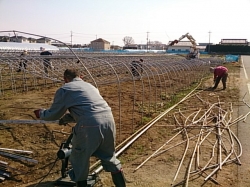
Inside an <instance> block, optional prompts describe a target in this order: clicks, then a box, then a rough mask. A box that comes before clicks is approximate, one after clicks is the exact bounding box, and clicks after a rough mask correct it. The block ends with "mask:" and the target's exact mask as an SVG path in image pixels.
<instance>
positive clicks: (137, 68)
mask: <svg viewBox="0 0 250 187" xmlns="http://www.w3.org/2000/svg"><path fill="white" fill-rule="evenodd" d="M142 62H143V59H140V60H139V61H135V60H134V61H132V63H131V71H132V74H133V76H134V77H139V78H141V75H142V73H143V68H142Z"/></svg>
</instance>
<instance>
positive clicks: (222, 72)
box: [210, 66, 228, 90]
mask: <svg viewBox="0 0 250 187" xmlns="http://www.w3.org/2000/svg"><path fill="white" fill-rule="evenodd" d="M210 72H211V73H213V74H214V86H213V87H212V89H213V90H214V89H216V88H217V86H218V84H219V83H220V80H221V82H222V85H223V90H225V89H226V88H227V77H228V69H227V68H226V67H224V66H217V67H215V68H214V67H210Z"/></svg>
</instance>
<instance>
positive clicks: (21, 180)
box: [0, 64, 240, 187]
mask: <svg viewBox="0 0 250 187" xmlns="http://www.w3.org/2000/svg"><path fill="white" fill-rule="evenodd" d="M229 66H230V68H231V69H233V71H231V72H232V73H230V74H229V80H228V87H227V89H226V90H221V87H222V86H221V85H219V88H218V89H216V90H215V91H211V90H207V88H209V87H210V86H212V82H213V78H212V75H211V77H209V78H208V79H206V80H203V81H202V83H201V84H200V86H199V87H198V88H197V92H196V95H194V96H192V97H189V98H187V99H186V100H185V101H183V102H182V103H180V104H179V105H178V106H176V107H175V108H174V109H173V110H171V111H169V112H168V113H167V114H166V115H164V116H163V117H162V118H161V119H160V120H159V121H158V122H157V123H155V124H154V125H153V126H152V127H151V128H150V129H149V130H148V131H146V132H145V133H144V134H143V135H142V136H141V137H140V138H138V140H137V141H136V142H135V143H133V144H132V145H131V146H130V147H129V148H128V149H127V150H126V151H125V152H123V154H121V156H120V157H119V159H120V160H121V162H122V164H123V170H124V173H125V177H126V179H127V186H128V187H134V186H138V187H139V186H140V187H144V186H145V187H146V186H147V187H148V186H150V187H165V186H171V184H173V185H176V186H184V184H185V182H184V183H183V180H184V181H185V178H186V175H187V174H186V171H187V168H188V167H189V165H188V161H189V159H188V158H190V157H191V156H192V154H193V152H192V150H191V149H188V150H186V148H185V145H186V143H182V144H180V146H179V145H178V146H177V145H176V143H179V142H182V141H183V140H185V137H183V133H181V134H182V136H178V137H177V138H176V139H175V140H174V144H173V146H174V145H176V146H174V147H173V148H171V149H169V151H166V152H165V153H163V154H159V155H158V156H154V157H152V158H150V159H149V160H148V161H147V162H146V163H145V164H143V165H142V166H141V167H140V168H138V169H137V170H136V168H137V167H138V166H140V164H141V163H142V162H144V161H145V160H146V159H147V158H148V157H150V156H151V155H152V154H153V153H154V152H155V151H156V150H158V149H159V148H160V147H161V146H162V145H164V144H165V143H166V142H167V141H168V140H170V139H171V138H172V137H173V136H174V135H175V134H176V120H175V119H174V115H175V114H176V113H178V112H180V111H182V112H181V113H182V114H183V115H184V116H186V118H187V117H188V116H189V115H191V113H192V112H193V111H195V110H196V111H197V110H198V111H199V109H201V110H203V109H204V108H205V109H208V108H209V104H208V103H210V104H213V103H218V102H220V103H223V104H221V105H222V107H223V109H224V110H228V108H230V107H231V106H233V108H234V111H237V107H238V104H239V101H238V100H239V99H238V95H239V88H238V86H239V81H240V80H239V68H240V66H239V65H238V64H230V65H229ZM109 89H112V87H109ZM113 89H116V88H113ZM56 90H57V88H53V87H52V88H45V89H42V90H40V91H34V92H25V93H22V94H8V95H4V96H3V97H1V98H0V105H1V107H0V108H1V110H0V119H3V120H5V119H15V120H18V119H35V116H34V114H33V110H35V109H37V108H49V106H50V105H51V103H52V100H53V97H54V93H55V91H56ZM101 93H102V92H101ZM104 97H105V99H106V100H107V101H108V102H110V103H112V97H111V98H109V95H108V94H105V95H104ZM124 98H126V97H124ZM127 99H129V98H127ZM201 100H202V101H203V102H201ZM204 101H205V102H204ZM204 103H205V104H204ZM231 104H232V105H231ZM127 107H131V106H127ZM201 107H204V108H201ZM113 112H114V116H116V111H115V110H113ZM124 115H125V114H124ZM233 118H237V112H235V113H233ZM180 120H182V122H183V121H185V118H183V119H180ZM73 126H74V124H69V125H68V126H65V127H64V126H59V125H58V124H32V125H31V124H1V126H0V136H1V139H0V147H1V148H9V149H19V150H29V151H32V152H33V153H32V154H31V155H28V154H25V153H22V155H26V156H28V157H29V158H31V159H34V160H37V161H38V163H34V162H30V161H27V160H19V159H12V158H9V157H8V156H3V155H0V160H1V161H4V162H7V163H8V166H10V167H11V168H14V169H11V168H8V171H10V172H11V173H12V177H10V178H8V179H6V180H5V181H3V182H2V183H0V184H1V185H3V186H6V187H13V186H19V187H27V186H29V187H35V186H46V187H50V186H54V185H53V182H54V181H55V180H57V179H58V178H60V170H61V163H60V161H57V162H56V163H55V161H56V158H57V156H56V154H57V151H58V149H59V147H60V144H61V143H62V142H63V141H65V140H66V139H67V137H68V134H69V133H70V132H71V127H73ZM123 130H124V129H123ZM232 130H233V131H234V132H235V133H236V134H237V131H236V130H237V127H236V126H234V127H232ZM195 131H197V130H193V131H191V130H190V131H189V132H188V133H189V135H191V134H192V135H193V134H195V133H197V132H195ZM215 136H216V135H215ZM194 146H195V142H192V143H191V141H190V147H194ZM224 146H225V147H227V145H224ZM202 149H203V151H204V152H206V149H207V148H206V147H202ZM185 150H186V157H185V158H184V159H183V164H182V165H181V169H180V171H179V174H178V176H177V177H176V179H175V180H174V182H173V179H174V178H175V175H176V171H177V168H178V166H179V165H180V161H181V159H182V155H183V152H184V151H185ZM224 151H225V150H224ZM207 153H208V154H211V152H210V150H208V151H207ZM20 154H21V153H20ZM208 158H209V156H207V155H206V154H205V153H204V154H201V155H200V160H201V161H202V160H206V159H208ZM91 162H93V163H94V162H95V158H93V160H91ZM54 163H55V164H54ZM237 167H238V165H237V161H233V162H230V163H228V164H225V165H223V167H222V169H220V170H219V171H218V172H216V173H215V174H214V175H213V177H212V178H211V179H209V180H206V181H205V180H204V178H206V176H208V175H209V173H210V172H211V171H212V170H211V171H210V170H206V171H204V172H201V173H199V174H196V175H192V177H190V180H189V186H191V187H196V186H197V187H198V186H208V187H212V186H232V187H233V186H237ZM193 169H194V168H192V170H193ZM135 170H136V171H135ZM47 174H48V175H47ZM99 177H100V181H99V182H98V183H97V184H96V186H103V187H110V186H113V184H112V181H111V176H110V175H109V173H106V172H101V173H100V175H99ZM40 181H41V182H40Z"/></svg>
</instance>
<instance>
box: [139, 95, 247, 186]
mask: <svg viewBox="0 0 250 187" xmlns="http://www.w3.org/2000/svg"><path fill="white" fill-rule="evenodd" d="M195 96H196V97H197V98H198V100H199V101H200V102H201V103H202V104H203V106H202V107H201V108H197V105H196V107H194V109H189V110H181V109H178V111H176V112H175V113H174V114H173V117H174V121H175V124H174V125H173V124H171V125H166V126H169V127H170V126H171V127H174V129H172V130H173V131H172V132H173V136H172V137H171V138H170V139H169V140H167V141H166V142H165V143H164V144H163V145H162V146H160V147H159V148H158V149H157V150H156V151H155V152H154V153H153V154H151V155H150V156H149V157H148V158H147V159H146V160H144V161H143V162H142V163H141V164H140V165H139V166H138V167H137V168H136V169H135V171H136V170H138V169H139V168H140V167H141V166H143V165H144V164H145V163H146V162H147V161H148V160H150V159H152V158H155V157H157V156H160V155H162V154H163V153H165V154H167V153H168V151H169V150H171V149H175V148H177V146H183V145H184V144H185V146H183V147H184V149H183V150H184V151H183V154H182V156H181V158H180V162H179V164H178V167H177V169H176V171H175V175H174V176H173V180H172V184H171V185H172V186H178V185H183V186H188V184H189V181H191V180H192V179H194V178H197V177H198V176H199V177H200V176H202V177H204V181H205V182H206V181H208V180H211V181H212V182H213V183H216V184H219V182H218V181H216V179H215V178H214V176H215V175H216V174H217V173H218V171H220V170H222V168H223V166H224V165H226V164H228V163H236V164H241V162H240V159H239V158H240V156H241V155H242V146H241V143H240V141H239V139H238V138H237V136H236V134H235V132H234V131H235V128H234V127H235V125H237V123H238V122H239V121H241V120H244V119H245V118H246V116H239V117H238V118H236V119H234V120H233V117H232V116H233V107H232V103H223V102H220V101H219V99H218V102H216V103H213V104H211V103H209V102H206V101H204V100H203V99H202V98H200V97H199V95H195ZM197 103H199V102H197ZM197 103H196V104H197ZM199 107H200V106H199ZM179 150H180V149H179ZM169 154H172V152H171V153H169ZM181 174H182V176H180V175H181ZM183 174H184V177H183Z"/></svg>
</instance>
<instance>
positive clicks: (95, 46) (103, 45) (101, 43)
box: [90, 38, 110, 51]
mask: <svg viewBox="0 0 250 187" xmlns="http://www.w3.org/2000/svg"><path fill="white" fill-rule="evenodd" d="M90 48H91V49H92V50H93V51H102V50H110V42H108V41H106V40H104V39H102V38H98V39H96V40H93V41H91V42H90Z"/></svg>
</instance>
